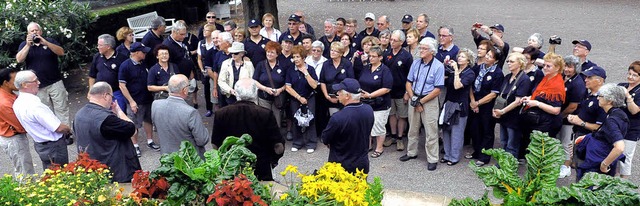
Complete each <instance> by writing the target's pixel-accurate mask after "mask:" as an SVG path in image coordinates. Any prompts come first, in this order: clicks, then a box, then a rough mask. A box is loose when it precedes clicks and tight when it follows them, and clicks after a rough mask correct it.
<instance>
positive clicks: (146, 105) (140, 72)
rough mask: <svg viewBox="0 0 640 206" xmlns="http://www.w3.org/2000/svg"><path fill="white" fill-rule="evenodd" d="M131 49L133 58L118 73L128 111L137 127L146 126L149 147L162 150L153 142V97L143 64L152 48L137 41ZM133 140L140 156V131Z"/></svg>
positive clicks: (145, 131)
mask: <svg viewBox="0 0 640 206" xmlns="http://www.w3.org/2000/svg"><path fill="white" fill-rule="evenodd" d="M129 50H130V51H131V58H130V59H127V60H126V61H124V62H123V63H122V65H120V74H118V80H119V82H120V85H119V86H120V90H121V91H122V94H123V95H124V96H125V97H126V98H127V100H128V101H129V106H130V107H129V108H130V111H128V112H127V113H129V115H130V116H131V119H132V120H133V123H135V125H136V128H141V127H144V133H145V134H146V135H147V147H149V148H150V149H153V150H156V151H160V146H158V145H157V144H156V143H154V142H153V125H152V124H151V103H152V102H153V97H152V96H151V92H149V90H147V77H148V76H149V74H148V72H147V68H146V67H145V66H144V65H143V64H142V60H144V58H145V55H146V54H147V53H149V51H151V48H149V47H145V46H144V45H142V44H141V43H139V42H135V43H133V44H131V47H130V49H129ZM131 141H132V142H133V146H134V147H135V148H136V153H137V155H138V156H140V155H141V152H140V147H139V146H138V133H136V135H134V136H133V137H131Z"/></svg>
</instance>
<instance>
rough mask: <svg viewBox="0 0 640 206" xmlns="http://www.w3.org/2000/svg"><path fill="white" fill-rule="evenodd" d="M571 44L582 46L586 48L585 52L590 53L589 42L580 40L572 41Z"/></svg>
mask: <svg viewBox="0 0 640 206" xmlns="http://www.w3.org/2000/svg"><path fill="white" fill-rule="evenodd" d="M571 43H573V44H580V45H582V46H584V47H587V50H589V51H591V43H589V41H587V40H584V39H582V40H573V42H571Z"/></svg>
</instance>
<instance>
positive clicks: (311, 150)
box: [307, 149, 316, 154]
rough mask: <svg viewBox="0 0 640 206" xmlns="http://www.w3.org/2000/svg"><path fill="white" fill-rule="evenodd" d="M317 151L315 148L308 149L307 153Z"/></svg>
mask: <svg viewBox="0 0 640 206" xmlns="http://www.w3.org/2000/svg"><path fill="white" fill-rule="evenodd" d="M315 151H316V150H315V149H307V153H309V154H311V153H313V152H315Z"/></svg>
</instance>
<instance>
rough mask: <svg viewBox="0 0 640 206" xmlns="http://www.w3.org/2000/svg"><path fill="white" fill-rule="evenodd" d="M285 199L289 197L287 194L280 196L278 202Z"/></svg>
mask: <svg viewBox="0 0 640 206" xmlns="http://www.w3.org/2000/svg"><path fill="white" fill-rule="evenodd" d="M287 197H289V194H287V193H284V194H282V195H280V200H285V199H287Z"/></svg>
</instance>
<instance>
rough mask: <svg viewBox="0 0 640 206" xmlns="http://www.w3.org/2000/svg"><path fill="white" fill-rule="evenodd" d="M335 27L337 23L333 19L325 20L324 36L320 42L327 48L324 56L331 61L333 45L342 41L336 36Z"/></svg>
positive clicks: (323, 53)
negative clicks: (330, 53)
mask: <svg viewBox="0 0 640 206" xmlns="http://www.w3.org/2000/svg"><path fill="white" fill-rule="evenodd" d="M335 27H336V23H335V22H334V21H333V20H332V19H327V20H324V36H322V37H320V39H319V41H320V42H322V44H324V48H327V49H325V50H324V51H323V52H322V56H324V57H325V58H327V59H331V56H329V52H331V49H330V48H331V43H333V42H339V41H340V37H338V36H336V32H335ZM345 46H347V45H345Z"/></svg>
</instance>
